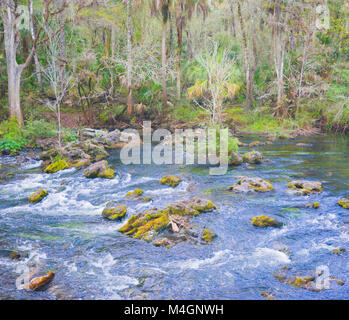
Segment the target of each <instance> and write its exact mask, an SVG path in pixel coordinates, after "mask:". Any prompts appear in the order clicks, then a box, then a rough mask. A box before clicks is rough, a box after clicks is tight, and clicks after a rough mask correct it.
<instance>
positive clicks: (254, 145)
mask: <svg viewBox="0 0 349 320" xmlns="http://www.w3.org/2000/svg"><path fill="white" fill-rule="evenodd" d="M264 145H265V142H261V141H254V142H251V143H250V144H249V147H250V148H253V147H259V146H264Z"/></svg>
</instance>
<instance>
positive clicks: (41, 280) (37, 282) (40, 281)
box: [29, 271, 55, 291]
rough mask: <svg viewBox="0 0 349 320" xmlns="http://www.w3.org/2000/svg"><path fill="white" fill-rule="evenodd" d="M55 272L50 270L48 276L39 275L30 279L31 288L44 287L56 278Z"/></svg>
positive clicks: (35, 289) (37, 289)
mask: <svg viewBox="0 0 349 320" xmlns="http://www.w3.org/2000/svg"><path fill="white" fill-rule="evenodd" d="M54 276H55V274H54V273H53V272H51V271H50V272H48V273H47V275H46V276H43V277H37V278H34V279H33V280H31V281H30V283H29V290H34V291H39V290H42V289H44V287H46V286H47V285H48V284H49V283H50V282H51V281H52V280H53V278H54Z"/></svg>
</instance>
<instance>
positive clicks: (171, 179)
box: [160, 176, 182, 188]
mask: <svg viewBox="0 0 349 320" xmlns="http://www.w3.org/2000/svg"><path fill="white" fill-rule="evenodd" d="M181 181H182V179H181V178H178V177H176V176H166V177H163V178H162V179H161V180H160V183H161V184H165V185H168V186H170V187H172V188H175V187H177V186H178V185H179V183H180V182H181Z"/></svg>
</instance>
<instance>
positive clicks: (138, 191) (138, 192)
mask: <svg viewBox="0 0 349 320" xmlns="http://www.w3.org/2000/svg"><path fill="white" fill-rule="evenodd" d="M143 193H144V191H143V190H142V189H136V190H133V191H130V192H128V193H127V194H126V197H131V198H133V197H141V196H142V195H143Z"/></svg>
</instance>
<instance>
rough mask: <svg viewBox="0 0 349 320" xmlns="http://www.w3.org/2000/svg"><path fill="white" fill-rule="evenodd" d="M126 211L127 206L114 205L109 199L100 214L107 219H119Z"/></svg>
mask: <svg viewBox="0 0 349 320" xmlns="http://www.w3.org/2000/svg"><path fill="white" fill-rule="evenodd" d="M126 213H127V207H126V206H125V205H118V206H115V204H114V202H113V201H111V202H110V203H108V204H107V207H106V208H105V209H104V210H103V212H102V216H103V217H104V218H106V219H108V220H112V221H120V220H122V218H124V217H125V215H126Z"/></svg>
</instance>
